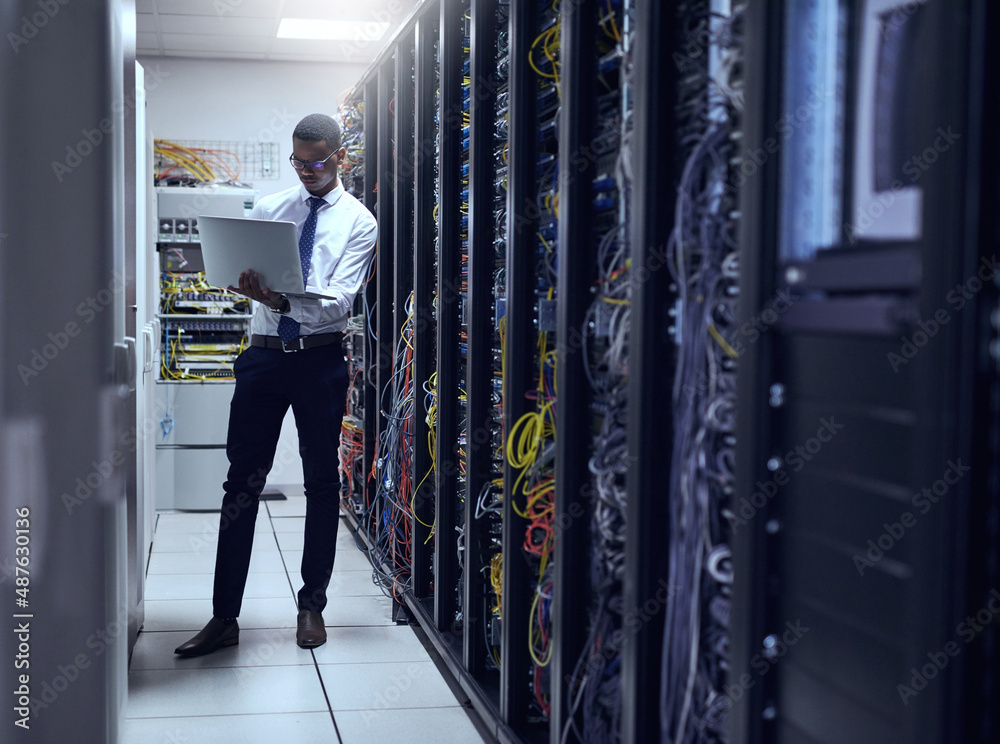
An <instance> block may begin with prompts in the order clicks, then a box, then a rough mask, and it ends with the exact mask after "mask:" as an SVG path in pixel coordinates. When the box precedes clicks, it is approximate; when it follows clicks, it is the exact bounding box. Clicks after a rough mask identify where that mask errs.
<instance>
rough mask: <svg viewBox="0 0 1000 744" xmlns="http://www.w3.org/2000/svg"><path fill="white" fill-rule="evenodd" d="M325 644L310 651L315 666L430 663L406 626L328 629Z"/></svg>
mask: <svg viewBox="0 0 1000 744" xmlns="http://www.w3.org/2000/svg"><path fill="white" fill-rule="evenodd" d="M327 635H328V640H327V642H326V643H325V644H324V645H322V646H320V647H319V648H316V649H313V654H315V656H316V663H317V664H365V663H369V662H371V663H374V662H387V661H430V657H429V656H428V655H427V650H426V649H425V648H424V646H423V644H422V643H421V642H420V640H419V639H418V638H417V636H416V635H415V634H414V633H413V629H412V628H410V627H408V626H406V625H390V626H379V627H367V628H358V627H344V628H330V629H329V630H328V631H327Z"/></svg>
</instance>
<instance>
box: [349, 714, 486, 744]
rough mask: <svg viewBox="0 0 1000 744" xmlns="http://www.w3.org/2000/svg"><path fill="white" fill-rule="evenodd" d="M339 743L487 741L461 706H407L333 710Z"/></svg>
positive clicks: (465, 743) (454, 743) (462, 743)
mask: <svg viewBox="0 0 1000 744" xmlns="http://www.w3.org/2000/svg"><path fill="white" fill-rule="evenodd" d="M336 717H337V729H338V730H339V731H340V740H341V742H342V743H343V744H370V743H371V742H377V741H391V742H393V744H424V743H425V742H427V741H433V742H434V744H473V742H481V741H487V740H485V739H483V738H482V737H481V736H480V735H479V732H478V731H477V730H476V727H475V726H474V725H473V724H472V721H470V720H469V716H468V715H467V714H466V712H465V710H464V709H463V708H410V709H405V710H380V709H376V710H351V711H340V712H338V713H337V716H336Z"/></svg>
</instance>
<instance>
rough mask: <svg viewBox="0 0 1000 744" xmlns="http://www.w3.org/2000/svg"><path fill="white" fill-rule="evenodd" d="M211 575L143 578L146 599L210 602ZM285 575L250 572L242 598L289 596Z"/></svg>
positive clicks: (290, 590)
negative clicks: (144, 580) (207, 600)
mask: <svg viewBox="0 0 1000 744" xmlns="http://www.w3.org/2000/svg"><path fill="white" fill-rule="evenodd" d="M214 583H215V575H214V574H153V575H150V576H149V577H147V579H146V599H211V598H212V587H213V584H214ZM291 592H292V589H291V586H289V584H288V576H287V575H285V574H282V573H251V574H249V575H248V576H247V584H246V589H245V590H244V592H243V596H244V597H285V596H290V595H291Z"/></svg>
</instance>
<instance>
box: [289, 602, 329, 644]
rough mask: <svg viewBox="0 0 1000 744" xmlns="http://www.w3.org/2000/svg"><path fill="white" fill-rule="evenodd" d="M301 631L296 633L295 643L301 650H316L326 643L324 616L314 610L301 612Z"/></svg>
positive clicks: (299, 623) (299, 622)
mask: <svg viewBox="0 0 1000 744" xmlns="http://www.w3.org/2000/svg"><path fill="white" fill-rule="evenodd" d="M298 625H299V629H298V631H296V633H295V642H296V643H297V644H299V648H316V647H317V646H322V645H323V644H324V643H326V628H325V627H323V616H322V615H321V614H320V613H318V612H315V611H314V610H299V621H298Z"/></svg>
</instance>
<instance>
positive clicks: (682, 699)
mask: <svg viewBox="0 0 1000 744" xmlns="http://www.w3.org/2000/svg"><path fill="white" fill-rule="evenodd" d="M687 10H688V12H690V11H691V6H690V5H689V6H688V8H687ZM741 15H742V10H741V9H737V10H735V11H734V14H733V16H731V17H729V18H725V19H723V23H722V24H721V27H722V28H721V31H720V30H719V29H713V34H712V36H711V37H709V38H711V39H712V44H713V46H714V47H719V46H720V45H725V47H726V49H725V56H726V57H727V58H729V59H730V60H731V61H730V62H729V63H728V65H727V66H726V67H724V68H723V71H724V72H725V74H727V75H730V73H731V72H732V70H734V69H736V68H738V66H739V64H738V61H737V58H738V56H739V54H740V44H741V39H740V37H739V34H737V33H736V26H737V23H736V22H737V21H738V20H739V18H740V17H741ZM694 17H695V18H697V19H698V20H697V25H694V28H695V34H694V35H692V36H691V38H705V35H706V33H707V31H708V30H709V29H710V25H709V24H710V21H709V12H708V8H707V7H706V5H705V4H699V8H698V13H697V14H696V15H695V16H694ZM688 21H689V23H688V26H689V27H690V26H691V25H692V23H691V22H690V21H691V16H688ZM708 56H709V55H708V53H707V51H706V54H705V55H704V58H703V59H702V60H701V62H702V64H706V63H707V58H708ZM688 64H689V66H692V65H693V63H691V62H690V61H688ZM685 71H689V70H685ZM685 83H686V84H685V86H683V87H684V88H685V90H683V91H682V92H681V103H680V105H679V106H678V107H677V108H676V111H677V114H678V116H679V117H681V121H680V127H679V128H680V130H681V131H683V132H686V133H687V137H686V140H685V142H686V144H687V150H686V152H687V157H686V160H685V162H684V168H683V172H682V175H681V180H680V183H679V184H678V198H677V202H676V204H675V210H674V231H673V233H672V234H671V237H670V241H669V244H668V246H667V258H668V261H667V263H668V266H669V268H670V271H671V273H672V276H673V278H674V280H675V283H676V286H677V292H678V299H677V304H676V307H675V322H676V329H677V333H676V336H677V338H678V343H679V349H678V354H677V366H676V369H675V372H674V384H673V391H672V397H673V407H674V419H673V430H674V450H673V453H672V457H671V480H670V496H669V502H670V504H669V510H670V519H669V528H670V533H669V536H668V537H669V543H668V544H669V552H670V560H669V576H668V584H669V586H670V588H671V591H670V592H669V594H668V598H667V604H666V608H665V615H666V621H665V625H664V635H663V638H664V650H663V658H662V686H661V706H660V715H661V739H662V742H663V744H690V743H693V742H698V743H701V742H723V741H725V740H726V736H725V727H724V724H725V715H724V713H725V708H726V701H725V697H724V695H723V694H722V688H723V684H724V682H725V672H726V669H727V665H728V659H727V654H728V621H729V606H730V587H731V583H732V569H731V566H730V553H729V547H728V545H727V539H728V535H727V533H726V530H725V527H724V522H723V519H722V512H723V510H724V509H725V508H726V505H727V503H728V499H729V495H730V494H731V492H732V486H733V472H732V463H733V450H734V447H735V438H734V436H733V430H734V411H735V405H734V404H735V362H734V357H735V352H733V349H732V346H731V345H730V343H729V340H731V339H732V337H733V333H734V330H735V329H734V327H733V303H734V299H733V298H734V296H735V295H736V293H737V290H738V288H737V287H736V285H735V272H734V271H733V266H734V262H735V250H736V241H735V233H736V229H737V224H736V219H737V218H738V212H737V211H736V205H735V202H734V194H733V193H732V192H731V191H730V190H729V189H727V187H726V184H727V183H729V182H730V175H731V173H730V167H731V163H732V162H733V161H734V145H733V142H734V139H735V138H736V137H737V136H738V135H737V132H738V130H739V126H740V124H739V120H738V109H737V108H736V106H735V105H734V104H735V103H736V99H735V98H734V97H733V96H732V94H731V92H732V91H733V90H735V88H734V83H733V81H732V80H728V79H727V82H726V84H725V86H719V85H718V84H717V83H716V81H714V80H713V79H712V78H710V77H709V74H708V70H707V68H705V67H702V68H701V73H700V74H692V75H690V76H689V77H688V78H687V79H686V80H685ZM727 336H728V337H729V339H727V338H726V337H727Z"/></svg>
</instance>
